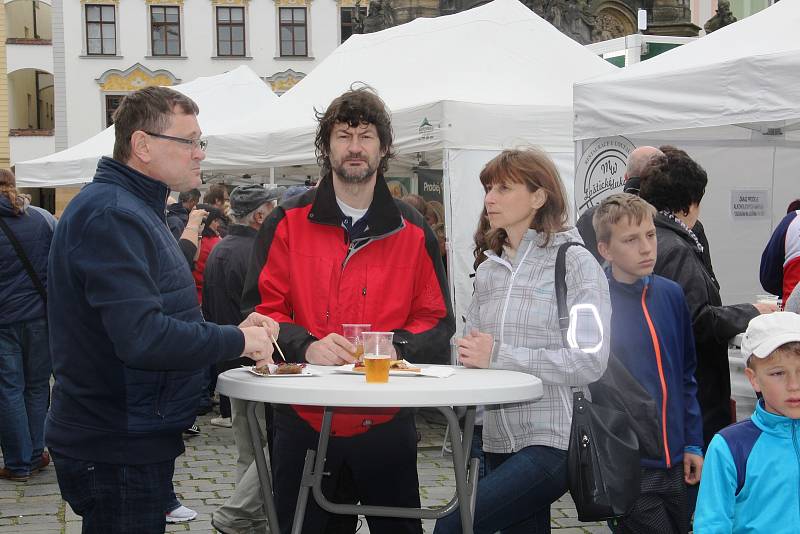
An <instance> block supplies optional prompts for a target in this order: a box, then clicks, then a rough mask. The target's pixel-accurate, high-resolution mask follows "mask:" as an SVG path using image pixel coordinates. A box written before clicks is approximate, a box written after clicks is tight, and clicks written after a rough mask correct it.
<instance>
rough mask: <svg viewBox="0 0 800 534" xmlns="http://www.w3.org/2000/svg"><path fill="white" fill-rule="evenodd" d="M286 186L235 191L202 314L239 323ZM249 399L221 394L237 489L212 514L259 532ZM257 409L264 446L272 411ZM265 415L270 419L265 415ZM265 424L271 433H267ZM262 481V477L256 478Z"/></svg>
mask: <svg viewBox="0 0 800 534" xmlns="http://www.w3.org/2000/svg"><path fill="white" fill-rule="evenodd" d="M283 192H284V188H282V187H275V188H272V189H265V188H264V187H262V186H260V185H248V186H240V187H237V188H236V189H234V190H233V191H232V192H231V195H230V204H231V222H232V223H233V224H231V225H230V226H229V227H228V235H227V236H226V237H225V238H224V239H223V240H222V241H220V242H219V243H218V244H217V246H216V247H214V250H212V251H211V254H210V255H209V256H208V262H207V263H206V270H205V282H204V285H203V315H204V316H205V317H206V319H208V320H210V321H214V322H216V323H219V324H239V323H240V322H241V321H242V319H243V318H244V314H243V312H242V291H243V289H244V280H245V277H246V276H247V268H248V266H249V264H250V254H251V253H252V250H253V243H255V239H256V234H257V233H258V230H259V229H260V228H261V225H262V224H263V223H264V221H265V220H266V218H267V216H268V215H269V214H270V213H271V212H272V210H273V209H274V208H275V205H276V204H277V202H278V201H279V200H280V198H281V195H282V194H283ZM241 363H243V361H242V360H241V359H239V360H231V361H227V362H222V363H220V364H218V365H217V369H218V371H219V372H220V373H221V372H224V371H227V370H228V369H233V368H235V367H238V366H239V365H240V364H241ZM244 407H245V403H244V401H241V400H238V399H231V400H230V401H229V400H228V398H227V397H220V415H221V416H222V417H219V418H215V419H212V420H211V424H213V425H217V426H227V427H230V426H232V427H233V439H234V441H235V442H236V452H237V459H236V483H237V487H236V493H235V494H234V495H233V496H231V498H230V499H228V501H227V502H226V503H225V505H224V506H222V507H221V508H220V509H218V510H217V511H216V512H215V513H214V515H213V519H212V521H213V524H214V526H215V528H217V530H220V531H221V532H231V533H235V532H251V531H252V532H259V531H263V530H264V529H265V528H266V518H265V516H264V512H263V510H262V505H261V498H260V492H259V489H258V487H257V486H256V487H253V486H252V485H246V484H245V485H239V482H240V481H241V479H242V476H244V473H245V471H246V470H247V468H248V467H249V466H250V464H251V463H253V459H254V451H253V446H252V441H251V440H250V435H249V434H248V426H247V421H246V415H245V410H244ZM266 412H267V413H266V414H264V412H261V411H259V412H257V414H258V415H257V416H258V418H259V429H260V431H261V440H262V446H265V445H267V443H268V442H269V443H271V441H272V440H271V428H270V427H271V419H272V417H271V415H272V410H271V409H270V408H269V407H267V409H266ZM265 415H266V420H265V417H264V416H265ZM265 429H266V430H267V433H265ZM252 480H253V481H255V482H257V479H252Z"/></svg>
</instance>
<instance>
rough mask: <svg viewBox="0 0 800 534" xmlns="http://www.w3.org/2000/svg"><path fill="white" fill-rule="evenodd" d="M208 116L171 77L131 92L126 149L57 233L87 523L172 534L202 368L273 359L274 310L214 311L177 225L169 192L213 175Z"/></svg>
mask: <svg viewBox="0 0 800 534" xmlns="http://www.w3.org/2000/svg"><path fill="white" fill-rule="evenodd" d="M197 113H198V108H197V105H196V104H195V103H194V102H193V101H192V100H191V99H189V98H188V97H186V96H184V95H182V94H181V93H178V92H176V91H173V90H171V89H167V88H165V87H148V88H146V89H142V90H140V91H136V92H134V93H131V94H130V95H128V96H127V97H126V98H125V99H124V100H123V101H122V103H121V104H120V107H119V108H118V109H117V111H116V112H115V115H114V122H115V126H116V139H115V143H114V157H113V158H108V157H104V158H102V159H101V160H100V162H99V164H98V166H97V172H96V174H95V176H94V180H93V181H92V182H91V183H90V184H89V185H87V186H86V187H84V188H83V189H82V190H81V192H80V193H79V194H78V196H76V197H75V198H74V199H73V200H72V201H71V202H70V203H69V205H68V206H67V208H66V210H64V214H63V216H62V218H61V220H60V222H59V224H58V226H57V227H56V231H55V235H54V237H53V244H52V247H51V254H50V262H49V265H48V270H47V293H48V300H49V302H48V306H47V315H48V322H49V324H50V347H51V354H52V360H53V372H54V375H55V385H54V387H53V393H52V395H53V398H52V406H51V410H50V413H49V414H48V416H47V423H46V443H47V446H48V448H49V449H50V453H51V456H52V458H53V463H54V464H55V468H56V475H57V477H58V485H59V488H60V490H61V495H62V497H63V498H64V499H65V500H66V501H67V502H68V503H69V504H70V506H71V507H72V509H73V510H74V511H75V513H77V514H78V515H80V516H82V517H83V531H84V532H113V533H115V534H121V533H131V534H132V533H142V534H151V533H161V532H164V529H165V526H166V517H165V516H166V514H165V510H164V506H165V504H166V503H167V502H168V500H169V499H170V497H171V495H170V494H171V490H172V475H173V471H174V468H175V458H176V457H177V456H178V455H179V454H181V453H182V452H183V450H184V447H183V440H182V437H181V433H182V431H183V430H184V429H185V428H187V427H189V426H190V425H191V423H192V420H193V419H194V414H195V410H196V407H197V403H198V401H199V396H200V392H201V380H202V369H203V368H205V367H207V366H208V365H210V364H213V363H216V362H218V361H221V360H224V359H232V358H236V357H238V356H239V355H241V354H245V355H248V356H249V357H250V358H251V359H253V360H256V362H257V364H260V365H263V364H266V363H268V362H270V361H271V356H272V350H273V349H272V345H271V340H270V335H277V334H278V325H277V324H276V323H275V322H274V321H272V320H271V319H269V318H267V317H264V316H261V315H257V314H256V315H250V316H248V318H247V319H246V320H245V321H244V322H242V323H240V324H239V326H238V327H236V326H219V325H216V324H212V323H206V322H204V321H203V316H202V314H201V312H200V305H199V303H198V301H197V291H196V288H195V284H194V280H193V279H192V275H191V272H190V270H189V267H188V265H187V263H186V259H185V258H184V257H183V255H182V253H181V251H180V249H179V248H178V244H177V242H176V240H175V238H174V236H173V235H172V234H171V233H170V231H169V229H168V228H167V224H166V218H165V208H166V206H165V203H166V198H167V194H168V192H169V190H170V189H175V190H178V191H188V190H190V189H192V188H194V187H196V186H197V185H199V183H200V162H201V161H202V160H203V158H204V157H205V154H204V149H205V145H206V142H205V141H204V140H202V139H201V138H200V134H201V132H200V126H199V124H198V122H197V117H196V115H197Z"/></svg>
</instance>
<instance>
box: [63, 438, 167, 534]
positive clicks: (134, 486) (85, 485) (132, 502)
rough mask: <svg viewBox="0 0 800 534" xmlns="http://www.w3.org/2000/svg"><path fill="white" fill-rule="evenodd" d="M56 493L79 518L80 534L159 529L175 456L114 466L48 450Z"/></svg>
mask: <svg viewBox="0 0 800 534" xmlns="http://www.w3.org/2000/svg"><path fill="white" fill-rule="evenodd" d="M50 455H51V456H52V458H53V463H54V464H55V467H56V475H57V476H58V487H59V489H60V490H61V496H62V497H63V498H64V500H65V501H67V502H68V503H69V505H70V506H71V507H72V509H73V510H74V511H75V513H76V514H78V515H79V516H81V517H82V518H83V525H82V529H81V532H82V534H95V533H96V534H162V533H163V532H164V530H165V529H166V525H167V521H166V514H165V513H164V503H166V502H168V500H169V498H170V493H171V492H172V475H173V472H174V471H175V460H168V461H166V462H160V463H155V464H142V465H115V464H104V463H99V462H90V461H86V460H78V459H75V458H70V457H67V456H63V455H61V454H59V453H58V452H57V451H50Z"/></svg>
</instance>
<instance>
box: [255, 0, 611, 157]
mask: <svg viewBox="0 0 800 534" xmlns="http://www.w3.org/2000/svg"><path fill="white" fill-rule="evenodd" d="M615 69H616V68H615V67H614V66H612V65H610V64H609V63H608V62H606V61H604V60H602V59H601V58H599V57H598V56H596V55H595V54H593V53H592V52H590V51H589V50H587V49H586V48H584V47H583V46H582V45H580V44H579V43H577V42H575V41H573V40H572V39H570V38H569V37H567V36H565V35H564V34H562V33H561V32H559V31H558V30H557V29H556V28H554V27H553V26H552V25H551V24H549V23H548V22H547V21H545V20H543V19H542V18H540V17H539V16H538V15H536V14H535V13H534V12H533V11H531V10H530V9H528V8H527V7H525V6H524V5H523V4H521V3H520V2H519V1H517V0H495V1H493V2H491V3H489V4H485V5H483V6H479V7H476V8H473V9H470V10H467V11H463V12H461V13H457V14H454V15H449V16H443V17H438V18H432V19H429V18H419V19H416V20H414V21H412V22H409V23H407V24H403V25H401V26H396V27H394V28H389V29H386V30H383V31H380V32H377V33H372V34H364V35H353V36H352V37H350V38H349V39H348V40H347V41H346V42H345V43H344V44H342V45H341V46H339V47H338V48H337V49H336V50H335V51H334V52H333V53H332V54H331V55H330V56H328V57H327V58H325V59H324V60H323V61H322V62H321V63H320V64H319V65H317V67H315V68H314V70H313V71H311V73H310V74H309V75H308V76H306V77H305V78H303V80H301V81H300V82H299V83H298V84H297V85H296V86H294V87H293V88H292V89H291V90H289V91H288V92H287V93H286V94H284V95H283V96H281V99H280V103H279V105H278V106H275V108H273V110H272V112H273V113H272V115H271V117H270V121H269V122H268V123H266V124H255V123H253V122H252V121H248V122H247V124H243V125H242V131H244V132H251V133H253V134H254V135H255V136H256V138H259V137H258V136H261V135H265V136H266V137H267V143H266V147H267V154H266V155H265V163H266V162H270V163H280V164H288V163H304V162H308V161H309V160H313V142H312V141H313V134H314V130H315V128H316V121H315V118H314V110H315V109H317V110H324V109H326V108H327V106H328V105H329V104H330V102H331V101H332V100H333V99H334V98H336V97H337V96H339V95H341V94H342V93H343V92H345V91H347V90H348V89H349V88H350V87H351V85H352V84H353V83H354V82H356V81H360V82H364V83H366V84H368V85H370V86H371V87H373V88H374V89H375V90H376V91H377V93H378V94H379V95H380V96H381V98H382V99H383V100H384V101H385V102H386V104H387V106H388V108H389V109H390V110H391V111H392V114H393V127H394V130H395V145H396V146H395V148H397V149H398V150H399V151H400V152H403V151H406V152H407V151H416V150H420V149H423V150H426V149H433V148H442V147H444V146H459V147H465V146H472V147H482V148H488V147H492V148H497V147H498V146H503V145H504V144H508V143H509V142H516V143H517V144H519V143H520V142H543V141H544V140H547V139H548V138H550V137H556V138H561V137H563V138H564V143H565V144H569V143H571V138H570V136H569V134H570V131H569V130H570V127H571V123H572V85H573V83H574V82H575V81H577V80H579V79H585V78H587V77H589V76H597V75H600V74H604V73H607V72H610V71H613V70H615ZM426 118H427V119H428V121H429V122H431V123H432V126H433V128H434V132H431V135H429V136H423V137H425V139H422V140H420V139H419V137H420V135H419V131H418V130H419V129H420V127H421V125H422V120H423V119H426ZM517 121H522V123H521V124H518V123H517ZM440 123H441V124H440ZM262 138H263V137H262Z"/></svg>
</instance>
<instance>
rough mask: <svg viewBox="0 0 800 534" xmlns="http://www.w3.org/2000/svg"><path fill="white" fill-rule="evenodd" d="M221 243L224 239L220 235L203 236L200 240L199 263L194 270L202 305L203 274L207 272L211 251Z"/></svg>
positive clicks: (195, 283) (197, 262)
mask: <svg viewBox="0 0 800 534" xmlns="http://www.w3.org/2000/svg"><path fill="white" fill-rule="evenodd" d="M220 241H222V238H221V237H220V236H218V235H215V236H208V237H205V236H203V238H202V239H201V240H200V254H199V255H198V256H197V261H195V262H194V268H193V269H192V276H193V277H194V285H195V287H197V301H198V302H199V303H200V304H202V303H203V273H204V272H205V270H206V262H207V261H208V255H209V254H211V251H212V250H214V247H216V246H217V243H219V242H220Z"/></svg>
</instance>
